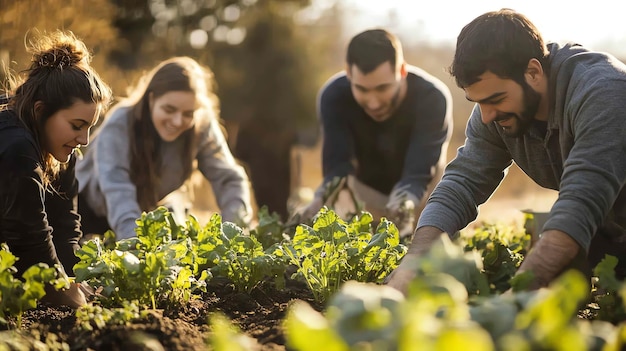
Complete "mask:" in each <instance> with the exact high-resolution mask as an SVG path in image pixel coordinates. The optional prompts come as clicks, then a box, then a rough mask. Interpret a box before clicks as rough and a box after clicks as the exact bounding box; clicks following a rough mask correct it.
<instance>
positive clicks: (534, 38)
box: [449, 8, 548, 88]
mask: <svg viewBox="0 0 626 351" xmlns="http://www.w3.org/2000/svg"><path fill="white" fill-rule="evenodd" d="M533 58H535V59H537V60H539V62H540V63H541V65H542V66H543V67H544V69H547V64H546V63H547V61H548V60H547V58H548V49H547V47H546V45H545V43H544V41H543V38H542V37H541V34H540V33H539V31H538V30H537V28H536V27H535V25H534V24H533V23H532V22H531V21H530V20H529V19H528V18H527V17H526V16H524V15H522V14H520V13H518V12H515V11H514V10H511V9H506V8H505V9H501V10H499V11H492V12H487V13H485V14H483V15H481V16H479V17H477V18H476V19H474V20H473V21H472V22H470V23H469V24H468V25H466V26H465V27H463V29H462V30H461V33H460V34H459V36H458V37H457V42H456V51H455V53H454V60H453V61H452V65H451V66H450V68H449V72H450V74H451V75H452V76H453V77H454V78H455V80H456V84H457V85H458V86H459V87H461V88H465V87H468V86H470V85H472V84H474V83H476V82H477V81H478V80H479V78H478V77H479V76H480V75H482V74H483V73H485V72H486V71H490V72H492V73H493V74H495V75H497V76H498V77H500V78H507V79H513V80H515V81H517V82H522V81H523V79H524V72H526V68H527V67H528V61H530V60H531V59H533Z"/></svg>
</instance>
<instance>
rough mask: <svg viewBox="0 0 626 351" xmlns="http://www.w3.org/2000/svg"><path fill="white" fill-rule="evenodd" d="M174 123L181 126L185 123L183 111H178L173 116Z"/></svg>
mask: <svg viewBox="0 0 626 351" xmlns="http://www.w3.org/2000/svg"><path fill="white" fill-rule="evenodd" d="M172 124H173V125H174V126H175V127H180V126H182V125H183V114H182V112H179V113H176V114H175V115H174V116H173V117H172Z"/></svg>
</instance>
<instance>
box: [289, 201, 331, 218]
mask: <svg viewBox="0 0 626 351" xmlns="http://www.w3.org/2000/svg"><path fill="white" fill-rule="evenodd" d="M322 206H324V203H323V201H322V199H321V198H319V197H317V196H316V197H314V198H313V200H311V202H309V204H308V205H306V206H305V207H304V208H302V209H301V210H299V211H296V214H295V215H294V217H295V216H300V217H299V219H300V221H308V220H310V219H311V218H313V217H314V216H315V215H316V214H317V212H319V210H320V209H321V208H322Z"/></svg>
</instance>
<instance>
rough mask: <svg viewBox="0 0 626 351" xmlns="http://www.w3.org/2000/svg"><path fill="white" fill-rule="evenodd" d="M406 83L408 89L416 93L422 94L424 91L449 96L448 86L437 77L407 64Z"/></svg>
mask: <svg viewBox="0 0 626 351" xmlns="http://www.w3.org/2000/svg"><path fill="white" fill-rule="evenodd" d="M406 67H407V84H408V85H409V90H410V91H414V92H415V94H417V95H422V96H423V95H424V92H425V91H426V92H431V93H435V94H437V95H442V96H446V97H449V96H450V88H448V86H447V85H446V84H445V83H444V82H443V81H442V80H441V79H439V78H437V77H435V76H433V75H432V74H430V73H428V72H426V71H425V70H423V69H421V68H419V67H417V66H412V65H408V64H407V66H406Z"/></svg>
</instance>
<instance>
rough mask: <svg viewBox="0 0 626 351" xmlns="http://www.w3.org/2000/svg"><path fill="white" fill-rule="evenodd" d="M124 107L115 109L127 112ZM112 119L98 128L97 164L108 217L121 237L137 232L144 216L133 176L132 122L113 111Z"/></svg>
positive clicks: (129, 236) (97, 172)
mask: <svg viewBox="0 0 626 351" xmlns="http://www.w3.org/2000/svg"><path fill="white" fill-rule="evenodd" d="M124 111H125V110H124V109H120V110H118V111H116V112H115V113H124ZM109 118H111V119H113V118H115V120H112V121H111V122H112V123H106V124H105V125H103V126H102V127H101V128H102V129H101V130H100V131H99V132H98V136H97V139H98V140H97V141H96V143H95V147H94V150H90V151H89V152H95V154H94V155H92V157H94V162H93V164H94V167H95V168H96V169H95V170H94V171H95V174H97V177H98V185H99V187H100V191H101V192H102V194H104V198H105V202H106V213H107V220H108V222H109V225H110V226H111V229H112V230H113V231H114V232H115V235H116V236H117V238H118V239H126V238H131V237H134V236H136V233H135V227H136V224H135V221H136V220H137V218H139V217H141V208H140V207H139V203H138V202H137V188H136V187H135V184H133V182H132V180H131V178H130V145H129V142H130V141H129V131H128V123H126V121H125V120H124V119H123V118H120V117H119V116H116V115H112V116H110V117H109Z"/></svg>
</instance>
